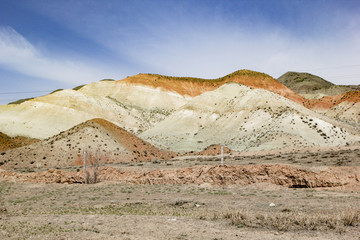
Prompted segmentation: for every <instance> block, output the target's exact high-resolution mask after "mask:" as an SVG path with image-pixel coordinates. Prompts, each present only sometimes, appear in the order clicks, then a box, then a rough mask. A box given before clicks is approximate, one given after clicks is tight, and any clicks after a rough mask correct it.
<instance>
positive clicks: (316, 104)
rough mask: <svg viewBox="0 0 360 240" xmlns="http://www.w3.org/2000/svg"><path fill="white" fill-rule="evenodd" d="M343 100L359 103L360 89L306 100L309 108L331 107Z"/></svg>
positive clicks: (306, 105)
mask: <svg viewBox="0 0 360 240" xmlns="http://www.w3.org/2000/svg"><path fill="white" fill-rule="evenodd" d="M342 102H350V103H358V102H360V90H357V91H350V92H347V93H344V94H340V95H335V96H325V97H322V98H320V99H311V100H305V103H304V105H305V107H307V108H309V109H325V110H326V109H330V108H332V107H334V106H336V105H338V104H340V103H342Z"/></svg>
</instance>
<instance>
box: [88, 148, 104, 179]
mask: <svg viewBox="0 0 360 240" xmlns="http://www.w3.org/2000/svg"><path fill="white" fill-rule="evenodd" d="M101 163H102V156H101V154H100V152H99V151H96V152H95V153H91V152H89V153H87V157H86V167H85V170H84V171H85V179H84V181H85V184H95V183H98V182H99V168H100V165H101Z"/></svg>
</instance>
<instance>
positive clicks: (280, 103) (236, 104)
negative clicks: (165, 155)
mask: <svg viewBox="0 0 360 240" xmlns="http://www.w3.org/2000/svg"><path fill="white" fill-rule="evenodd" d="M345 126H346V125H345V124H342V123H340V122H336V121H331V120H330V119H326V117H323V116H322V115H320V114H317V113H315V112H313V111H311V110H308V109H306V108H305V107H303V106H302V105H300V104H297V103H294V102H293V101H290V100H289V99H286V98H284V97H282V96H279V95H277V94H274V93H272V92H269V91H265V90H261V89H251V88H249V87H246V86H243V85H239V84H237V83H228V84H225V85H223V86H221V87H220V88H218V89H216V90H214V91H211V92H207V93H204V94H202V95H199V96H197V97H195V98H193V99H192V100H191V101H189V103H187V104H186V105H184V106H183V107H181V108H180V109H179V110H177V111H176V112H174V113H173V114H172V115H170V116H169V117H168V118H167V119H165V120H164V121H162V122H160V123H158V124H157V125H155V126H154V127H153V128H151V129H149V130H147V131H146V132H144V133H142V134H140V137H142V138H143V139H146V140H147V141H149V142H151V143H153V144H155V145H158V146H163V147H165V146H167V147H170V148H171V149H172V150H174V151H200V150H202V149H204V148H205V147H207V146H209V145H211V144H224V145H226V146H227V147H229V148H230V149H233V150H242V151H243V150H250V149H251V150H262V149H274V148H283V147H289V146H296V147H305V146H337V145H345V144H347V143H351V142H354V141H359V140H360V139H359V137H358V136H356V135H352V134H351V133H349V132H348V131H347V130H346V128H343V127H345Z"/></svg>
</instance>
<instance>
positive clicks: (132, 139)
mask: <svg viewBox="0 0 360 240" xmlns="http://www.w3.org/2000/svg"><path fill="white" fill-rule="evenodd" d="M85 123H86V124H91V123H96V124H99V125H100V126H102V127H103V128H105V129H106V130H107V131H108V132H109V133H110V134H111V135H112V137H113V138H114V139H115V140H116V141H117V142H118V143H120V144H121V145H123V146H124V147H125V148H126V149H127V150H128V151H130V152H132V156H131V158H132V160H137V161H149V160H153V159H157V158H158V159H169V158H171V157H175V153H173V152H169V151H163V150H160V149H158V148H156V147H155V146H153V145H151V144H150V143H148V142H146V141H144V140H141V139H140V138H138V137H137V136H135V135H134V134H132V133H130V132H128V131H126V130H125V129H123V128H121V127H119V126H116V125H115V124H113V123H111V122H109V121H106V120H104V119H101V118H95V119H92V120H89V121H87V122H85Z"/></svg>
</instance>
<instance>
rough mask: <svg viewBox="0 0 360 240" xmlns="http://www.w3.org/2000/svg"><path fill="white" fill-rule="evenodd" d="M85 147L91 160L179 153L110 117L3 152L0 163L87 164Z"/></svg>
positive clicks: (12, 166) (8, 165)
mask: <svg viewBox="0 0 360 240" xmlns="http://www.w3.org/2000/svg"><path fill="white" fill-rule="evenodd" d="M84 151H86V152H87V159H88V160H89V164H90V163H91V161H92V159H93V158H98V159H100V163H101V164H105V163H113V162H126V161H149V160H153V159H160V160H161V159H170V158H171V157H172V156H175V154H173V153H171V152H165V151H160V150H158V149H157V148H155V147H154V146H152V145H151V144H149V143H147V142H145V141H143V140H141V139H139V138H137V137H136V136H135V135H133V134H131V133H129V132H127V131H125V130H124V129H122V128H120V127H118V126H116V125H114V124H112V123H110V122H108V121H106V120H103V119H93V120H90V121H87V122H85V123H82V124H79V125H77V126H75V127H73V128H71V129H69V130H67V131H64V132H61V133H60V134H58V135H55V136H53V137H50V138H48V139H46V140H43V141H41V142H37V143H34V144H31V145H28V146H24V147H21V148H16V149H12V150H9V151H6V152H3V153H2V154H1V156H0V163H1V165H3V166H2V167H3V168H6V169H34V168H55V167H56V168H64V167H72V166H79V165H82V164H83V154H84Z"/></svg>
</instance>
